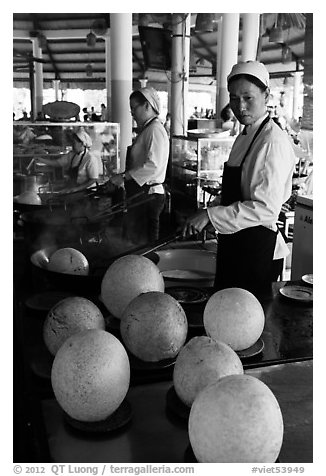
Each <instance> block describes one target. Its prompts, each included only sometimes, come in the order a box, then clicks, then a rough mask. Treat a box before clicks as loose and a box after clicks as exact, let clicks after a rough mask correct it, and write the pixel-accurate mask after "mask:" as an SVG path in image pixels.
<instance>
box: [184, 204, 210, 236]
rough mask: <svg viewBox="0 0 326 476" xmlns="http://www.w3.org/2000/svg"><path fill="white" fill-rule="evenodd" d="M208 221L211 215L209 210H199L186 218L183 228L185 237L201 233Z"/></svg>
mask: <svg viewBox="0 0 326 476" xmlns="http://www.w3.org/2000/svg"><path fill="white" fill-rule="evenodd" d="M208 223H209V217H208V213H207V210H199V211H198V212H197V213H195V215H192V216H191V217H189V218H188V219H187V220H186V223H185V224H184V226H183V229H182V236H183V238H186V237H187V236H189V235H196V234H198V233H200V232H201V231H202V230H203V229H204V228H205V226H206V225H207V224H208Z"/></svg>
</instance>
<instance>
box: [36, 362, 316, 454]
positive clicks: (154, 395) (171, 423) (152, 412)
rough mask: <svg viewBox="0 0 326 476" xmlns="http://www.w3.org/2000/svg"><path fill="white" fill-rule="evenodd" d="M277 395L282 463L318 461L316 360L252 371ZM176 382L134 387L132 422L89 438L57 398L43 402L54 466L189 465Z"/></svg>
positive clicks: (186, 436) (250, 371)
mask: <svg viewBox="0 0 326 476" xmlns="http://www.w3.org/2000/svg"><path fill="white" fill-rule="evenodd" d="M246 373H247V374H250V375H253V376H254V377H257V378H259V379H260V380H262V381H263V382H264V383H266V384H267V385H268V387H269V388H270V389H271V390H272V391H273V393H274V395H275V396H276V398H277V400H278V402H279V405H280V408H281V411H282V415H283V421H284V439H283V445H282V449H281V452H280V456H279V460H280V462H281V463H300V462H301V463H309V462H312V458H313V448H312V374H313V364H312V361H306V362H293V363H287V364H280V365H273V366H268V367H263V368H259V369H250V370H247V371H246ZM171 386H172V382H171V381H168V382H157V383H152V384H145V385H139V386H135V387H131V388H130V389H129V392H128V394H127V399H128V401H129V403H130V404H131V408H132V419H131V421H130V422H129V423H128V424H127V426H126V427H124V428H121V429H120V430H118V431H117V433H111V434H110V433H108V434H98V435H94V434H89V433H83V432H81V431H77V430H75V429H74V428H72V427H70V425H69V424H68V423H67V422H66V421H65V419H64V416H63V412H62V410H61V409H60V407H59V405H58V404H57V402H56V401H55V400H54V399H51V400H44V401H43V402H42V412H43V416H44V422H45V427H46V436H47V440H48V444H49V452H50V455H51V462H55V463H56V462H60V463H72V462H74V463H95V462H96V463H103V462H112V463H149V462H151V463H176V462H179V463H184V462H192V461H189V457H188V456H187V453H189V439H188V429H187V420H185V419H182V418H180V417H178V416H177V415H176V414H174V413H173V412H171V409H169V408H168V407H167V405H166V395H167V392H168V390H169V388H170V387H171Z"/></svg>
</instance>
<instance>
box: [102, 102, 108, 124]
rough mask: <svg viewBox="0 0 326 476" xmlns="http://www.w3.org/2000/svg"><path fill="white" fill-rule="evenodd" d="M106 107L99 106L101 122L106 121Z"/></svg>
mask: <svg viewBox="0 0 326 476" xmlns="http://www.w3.org/2000/svg"><path fill="white" fill-rule="evenodd" d="M106 119H107V118H106V106H105V104H103V103H102V104H101V121H102V122H105V121H106Z"/></svg>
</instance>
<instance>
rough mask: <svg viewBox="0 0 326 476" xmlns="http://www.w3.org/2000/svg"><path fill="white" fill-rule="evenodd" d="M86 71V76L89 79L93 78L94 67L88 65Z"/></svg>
mask: <svg viewBox="0 0 326 476" xmlns="http://www.w3.org/2000/svg"><path fill="white" fill-rule="evenodd" d="M85 71H86V76H87V77H88V78H90V77H92V76H93V68H92V65H91V64H89V63H88V64H87V65H86V68H85Z"/></svg>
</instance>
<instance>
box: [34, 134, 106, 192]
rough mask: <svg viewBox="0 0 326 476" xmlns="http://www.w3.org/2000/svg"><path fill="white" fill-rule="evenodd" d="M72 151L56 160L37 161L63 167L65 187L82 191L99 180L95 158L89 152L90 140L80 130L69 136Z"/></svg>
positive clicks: (42, 159) (44, 158) (44, 159)
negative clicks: (65, 178)
mask: <svg viewBox="0 0 326 476" xmlns="http://www.w3.org/2000/svg"><path fill="white" fill-rule="evenodd" d="M71 140H72V151H71V152H69V153H68V154H66V155H63V156H61V157H59V158H57V159H49V158H46V157H42V158H41V159H38V161H39V162H42V163H44V164H46V165H50V166H52V167H63V170H64V175H65V176H66V177H67V179H68V180H67V183H66V187H67V188H69V189H71V188H73V189H74V190H78V189H84V188H87V187H89V186H91V185H92V184H95V183H96V180H98V178H99V170H98V169H99V167H98V161H97V159H96V157H95V156H94V155H93V154H92V153H91V152H90V148H91V146H92V139H91V138H90V136H89V135H88V134H87V132H86V131H85V130H84V129H83V128H80V129H79V130H76V131H74V132H73V133H72V134H71Z"/></svg>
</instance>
